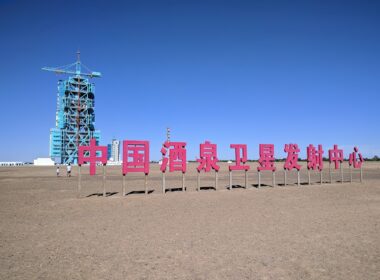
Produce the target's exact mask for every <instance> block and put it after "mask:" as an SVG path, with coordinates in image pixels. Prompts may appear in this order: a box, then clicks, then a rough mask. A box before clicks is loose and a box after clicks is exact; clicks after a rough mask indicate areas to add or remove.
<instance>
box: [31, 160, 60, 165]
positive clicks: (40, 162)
mask: <svg viewBox="0 0 380 280" xmlns="http://www.w3.org/2000/svg"><path fill="white" fill-rule="evenodd" d="M33 164H34V165H37V166H52V165H54V164H55V162H54V161H53V160H52V159H51V158H37V159H35V160H34V161H33Z"/></svg>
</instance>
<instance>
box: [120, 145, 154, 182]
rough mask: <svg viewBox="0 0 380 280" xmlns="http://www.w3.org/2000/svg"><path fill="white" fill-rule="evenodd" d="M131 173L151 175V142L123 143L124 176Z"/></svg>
mask: <svg viewBox="0 0 380 280" xmlns="http://www.w3.org/2000/svg"><path fill="white" fill-rule="evenodd" d="M129 172H144V173H145V174H146V175H147V174H149V141H136V140H124V141H123V175H125V174H127V173H129Z"/></svg>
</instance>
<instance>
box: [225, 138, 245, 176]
mask: <svg viewBox="0 0 380 280" xmlns="http://www.w3.org/2000/svg"><path fill="white" fill-rule="evenodd" d="M230 148H233V149H235V165H230V166H228V168H229V170H230V171H232V170H245V171H248V170H249V167H250V166H249V165H244V164H245V163H246V162H247V145H246V144H231V145H230ZM242 163H243V164H242Z"/></svg>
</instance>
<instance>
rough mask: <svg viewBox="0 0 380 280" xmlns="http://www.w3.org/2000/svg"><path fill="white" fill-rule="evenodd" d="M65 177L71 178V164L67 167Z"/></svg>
mask: <svg viewBox="0 0 380 280" xmlns="http://www.w3.org/2000/svg"><path fill="white" fill-rule="evenodd" d="M67 176H68V177H71V164H70V163H69V164H68V165H67Z"/></svg>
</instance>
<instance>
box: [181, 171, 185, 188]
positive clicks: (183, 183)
mask: <svg viewBox="0 0 380 280" xmlns="http://www.w3.org/2000/svg"><path fill="white" fill-rule="evenodd" d="M182 191H183V192H184V191H185V173H183V172H182Z"/></svg>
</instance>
